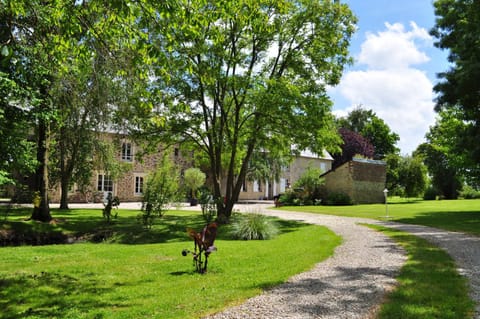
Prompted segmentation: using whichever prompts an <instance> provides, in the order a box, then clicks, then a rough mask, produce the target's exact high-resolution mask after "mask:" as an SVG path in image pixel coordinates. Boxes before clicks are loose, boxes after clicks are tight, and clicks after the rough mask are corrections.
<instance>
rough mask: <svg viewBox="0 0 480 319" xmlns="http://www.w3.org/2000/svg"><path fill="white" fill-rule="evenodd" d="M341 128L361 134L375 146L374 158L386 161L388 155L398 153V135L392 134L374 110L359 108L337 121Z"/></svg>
mask: <svg viewBox="0 0 480 319" xmlns="http://www.w3.org/2000/svg"><path fill="white" fill-rule="evenodd" d="M337 123H338V126H339V127H342V128H346V129H349V130H351V131H354V132H356V133H359V134H360V135H362V136H363V137H365V138H366V139H367V140H369V141H370V143H371V144H372V145H373V147H374V149H375V154H374V156H373V157H374V158H375V159H384V158H385V156H387V155H388V154H393V153H398V151H399V149H398V148H397V147H396V146H395V145H396V144H397V142H398V141H399V140H400V137H399V136H398V134H396V133H394V132H392V131H391V130H390V128H389V127H388V125H387V124H386V123H385V121H383V120H382V119H381V118H379V117H378V116H377V115H376V114H375V112H373V110H367V109H364V108H362V107H361V106H358V107H357V108H355V109H354V110H352V111H351V112H350V113H349V114H348V115H347V116H346V117H344V118H339V119H337Z"/></svg>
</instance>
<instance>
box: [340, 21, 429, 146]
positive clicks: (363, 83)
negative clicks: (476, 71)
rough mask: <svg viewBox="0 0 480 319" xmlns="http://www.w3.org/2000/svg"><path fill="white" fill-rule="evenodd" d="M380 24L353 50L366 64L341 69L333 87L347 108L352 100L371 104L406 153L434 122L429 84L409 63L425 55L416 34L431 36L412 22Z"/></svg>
mask: <svg viewBox="0 0 480 319" xmlns="http://www.w3.org/2000/svg"><path fill="white" fill-rule="evenodd" d="M385 26H386V30H385V31H381V32H378V33H376V34H372V33H368V34H367V38H366V40H365V42H364V43H363V44H362V46H361V52H360V54H359V56H358V63H360V66H361V65H362V64H363V65H365V66H366V67H365V68H364V70H354V71H350V72H347V73H346V74H345V75H344V76H343V78H342V80H341V82H340V85H339V86H338V87H337V88H336V92H339V93H340V94H341V95H342V96H343V97H344V98H345V99H346V100H348V101H349V103H350V107H349V109H347V111H350V110H351V109H353V108H354V107H356V106H358V105H363V107H365V108H367V109H372V110H373V111H374V112H375V113H376V114H377V115H378V116H379V117H380V118H382V119H383V120H384V121H385V122H386V123H387V124H388V125H389V126H390V128H391V129H392V131H394V132H396V133H397V134H399V135H400V142H399V144H398V146H399V147H400V149H401V151H402V153H410V152H411V151H413V150H414V149H415V148H416V147H417V146H418V145H419V144H420V143H422V142H423V138H424V135H425V133H426V132H427V131H428V128H429V126H430V125H431V124H432V123H433V122H434V111H433V107H434V103H433V91H432V88H433V84H432V82H431V81H430V80H429V79H428V77H427V75H426V73H425V72H423V71H421V70H420V69H418V67H415V68H414V67H412V66H414V65H415V66H417V65H418V64H421V63H425V62H427V61H428V60H429V58H428V56H427V55H426V54H425V53H424V52H422V51H421V50H420V44H418V43H416V40H421V41H422V42H424V43H425V41H427V42H428V41H431V39H430V36H429V35H428V32H427V31H426V30H425V29H423V28H419V27H418V26H417V25H416V24H415V23H411V24H410V27H411V29H410V30H406V29H405V27H404V26H403V25H402V24H399V23H395V24H388V23H386V24H385ZM430 45H431V43H430ZM339 112H340V114H341V113H344V112H345V110H342V111H337V112H336V113H337V114H339Z"/></svg>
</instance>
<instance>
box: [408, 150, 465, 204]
mask: <svg viewBox="0 0 480 319" xmlns="http://www.w3.org/2000/svg"><path fill="white" fill-rule="evenodd" d="M414 156H418V157H420V158H422V159H423V162H424V163H425V165H426V166H427V168H428V172H429V174H430V175H431V183H432V186H433V187H434V188H435V189H436V190H438V191H439V192H440V195H442V196H443V197H444V198H445V199H456V198H458V194H459V192H460V190H461V188H462V178H461V175H460V174H458V170H457V168H456V167H454V166H452V165H450V162H449V159H448V154H446V153H445V152H444V151H443V150H442V149H441V147H438V146H436V145H433V144H428V143H424V144H421V145H419V146H418V148H417V149H416V150H415V152H414Z"/></svg>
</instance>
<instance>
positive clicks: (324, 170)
mask: <svg viewBox="0 0 480 319" xmlns="http://www.w3.org/2000/svg"><path fill="white" fill-rule="evenodd" d="M320 170H321V171H322V173H325V172H326V171H327V163H324V162H321V163H320Z"/></svg>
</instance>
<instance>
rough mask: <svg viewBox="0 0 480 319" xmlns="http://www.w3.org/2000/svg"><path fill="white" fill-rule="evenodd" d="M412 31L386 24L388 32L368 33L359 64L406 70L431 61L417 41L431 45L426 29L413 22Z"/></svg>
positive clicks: (401, 25) (397, 25)
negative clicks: (420, 48)
mask: <svg viewBox="0 0 480 319" xmlns="http://www.w3.org/2000/svg"><path fill="white" fill-rule="evenodd" d="M410 26H411V27H412V30H411V31H406V30H405V27H404V26H403V24H400V23H395V24H389V23H385V27H386V28H387V30H386V31H381V32H378V33H377V34H373V33H367V35H366V36H367V40H366V41H365V42H363V44H362V47H361V52H360V55H359V56H358V62H359V63H360V64H366V65H367V66H368V67H369V68H372V69H396V68H405V67H408V66H410V65H414V64H421V63H424V62H428V61H429V57H428V56H427V55H426V54H425V53H424V52H421V51H420V50H419V49H418V47H417V46H418V44H417V43H416V40H422V41H423V42H425V41H426V42H427V43H431V41H432V39H431V37H430V35H429V34H428V32H427V31H426V30H425V29H422V28H419V27H418V26H417V25H416V24H415V23H414V22H411V24H410Z"/></svg>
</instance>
